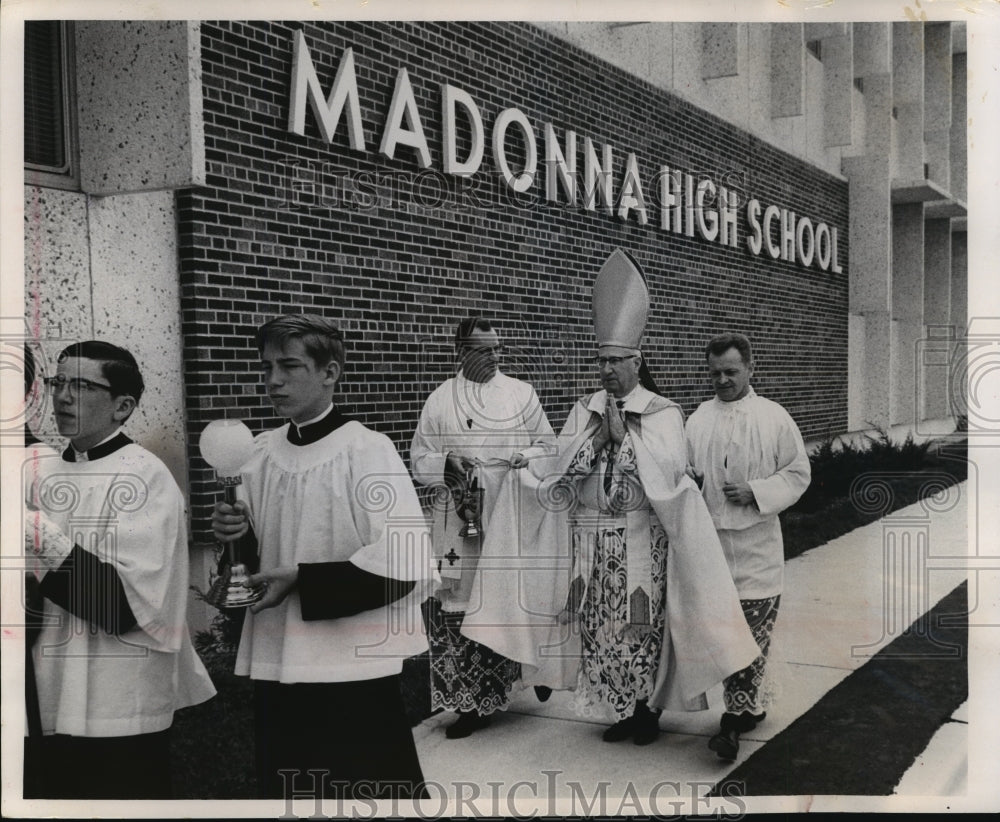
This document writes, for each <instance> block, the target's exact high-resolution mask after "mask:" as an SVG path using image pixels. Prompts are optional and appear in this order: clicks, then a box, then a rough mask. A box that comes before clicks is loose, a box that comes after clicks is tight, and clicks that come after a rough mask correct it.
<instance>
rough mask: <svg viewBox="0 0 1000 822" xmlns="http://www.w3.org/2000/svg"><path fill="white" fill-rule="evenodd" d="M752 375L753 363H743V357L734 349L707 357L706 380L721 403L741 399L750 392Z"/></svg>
mask: <svg viewBox="0 0 1000 822" xmlns="http://www.w3.org/2000/svg"><path fill="white" fill-rule="evenodd" d="M752 375H753V363H745V362H743V357H742V356H741V355H740V352H739V351H738V350H737V349H735V348H728V349H726V350H725V351H723V352H722V353H721V354H709V355H708V378H709V379H710V380H711V381H712V388H714V389H715V396H717V397H718V398H719V399H720V400H722V401H723V402H735V401H736V400H741V399H743V398H744V397H745V396H746V395H747V393H749V391H750V377H751V376H752Z"/></svg>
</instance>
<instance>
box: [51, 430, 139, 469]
mask: <svg viewBox="0 0 1000 822" xmlns="http://www.w3.org/2000/svg"><path fill="white" fill-rule="evenodd" d="M131 442H132V440H130V439H129V438H128V437H127V436H125V434H123V433H122V430H121V428H116V429H115V430H114V431H112V432H111V433H110V434H109V435H108V436H106V437H105V438H104V439H103V440H101V441H100V442H99V443H97V445H95V446H94V447H93V448H88V449H87V450H86V451H77V450H76V449H75V448H74V447H73V444H72V443H70V444H69V445H68V446H66V450H65V451H63V453H62V458H63V460H65V461H66V462H90V461H93V460H99V459H101V457H106V456H108V454H113V453H114V452H115V451H117V450H118V449H119V448H124V447H125V446H126V445H128V444H129V443H131Z"/></svg>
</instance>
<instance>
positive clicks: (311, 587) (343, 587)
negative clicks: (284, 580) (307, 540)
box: [298, 562, 416, 622]
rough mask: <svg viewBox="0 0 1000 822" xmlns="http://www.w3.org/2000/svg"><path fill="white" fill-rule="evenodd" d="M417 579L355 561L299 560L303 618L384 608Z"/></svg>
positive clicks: (335, 615) (407, 590) (403, 593)
mask: <svg viewBox="0 0 1000 822" xmlns="http://www.w3.org/2000/svg"><path fill="white" fill-rule="evenodd" d="M415 586H416V582H414V581H407V580H399V579H390V578H388V577H382V576H379V575H378V574H373V573H371V572H369V571H364V570H362V569H361V568H358V567H357V566H356V565H354V564H353V563H351V562H303V563H300V564H299V580H298V591H299V603H300V605H301V608H302V619H303V620H304V621H306V622H308V621H310V620H317V619H337V618H338V617H348V616H354V615H355V614H360V613H361V612H362V611H371V610H374V609H375V608H381V607H383V606H385V605H388V604H390V603H392V602H395V601H396V600H398V599H402V598H403V597H405V596H406V595H407V594H409V593H410V592H411V591H412V590H413V589H414V587H415Z"/></svg>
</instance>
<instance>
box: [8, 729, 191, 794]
mask: <svg viewBox="0 0 1000 822" xmlns="http://www.w3.org/2000/svg"><path fill="white" fill-rule="evenodd" d="M24 797H25V799H171V798H172V797H173V789H172V787H171V782H170V729H169V728H168V729H167V730H165V731H159V732H158V733H152V734H137V735H135V736H67V735H65V734H55V735H53V736H46V737H42V738H41V739H40V740H39V739H33V738H32V739H25V757H24Z"/></svg>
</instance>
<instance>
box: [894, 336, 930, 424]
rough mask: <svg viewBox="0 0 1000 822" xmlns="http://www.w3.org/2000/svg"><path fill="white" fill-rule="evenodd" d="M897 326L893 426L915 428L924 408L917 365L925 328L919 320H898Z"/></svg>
mask: <svg viewBox="0 0 1000 822" xmlns="http://www.w3.org/2000/svg"><path fill="white" fill-rule="evenodd" d="M895 326H896V352H897V353H896V356H895V367H896V373H895V384H896V390H897V396H896V404H895V408H894V415H893V418H892V422H893V425H897V424H902V425H914V424H916V423H917V422H918V421H919V417H918V413H917V410H918V409H920V408H922V407H923V402H924V398H923V397H922V396H921V395H920V380H918V379H917V375H918V370H917V364H918V363H919V362H920V359H921V353H922V352H921V346H922V344H923V342H924V336H925V334H924V325H923V323H922V322H920V320H919V319H917V320H898V321H896V322H895Z"/></svg>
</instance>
